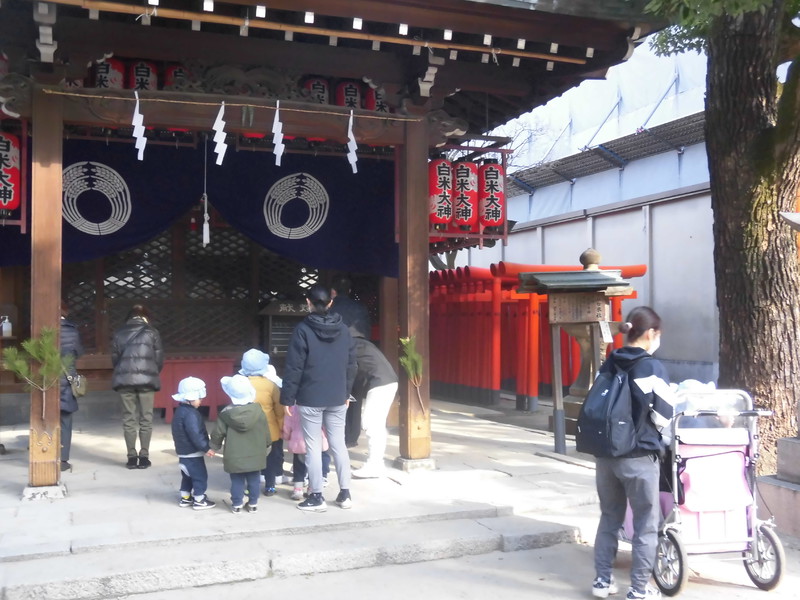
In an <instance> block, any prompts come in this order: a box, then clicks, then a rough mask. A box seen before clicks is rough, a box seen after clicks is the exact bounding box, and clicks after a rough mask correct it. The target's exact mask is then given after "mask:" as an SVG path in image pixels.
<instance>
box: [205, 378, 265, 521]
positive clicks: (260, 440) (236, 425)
mask: <svg viewBox="0 0 800 600" xmlns="http://www.w3.org/2000/svg"><path fill="white" fill-rule="evenodd" d="M220 383H221V384H222V389H223V391H224V392H225V393H226V394H228V396H229V397H230V399H231V402H232V403H233V404H231V405H229V406H226V407H225V408H224V409H222V411H221V412H220V413H219V417H218V418H217V428H216V430H215V431H214V433H213V434H212V435H211V444H210V445H211V450H209V451H208V455H209V456H214V453H215V451H218V450H220V449H221V448H222V444H223V442H224V443H225V451H224V452H223V460H222V464H223V466H224V467H225V472H226V473H228V474H230V476H231V510H232V511H233V512H234V513H240V512H242V508H243V507H244V495H245V490H246V491H247V496H248V499H249V502H248V504H247V510H248V511H249V512H256V510H257V509H258V506H257V505H258V495H259V488H260V477H261V469H263V468H264V464H265V462H266V460H267V452H268V451H269V446H270V435H269V426H268V425H267V418H266V417H265V416H264V411H263V410H262V409H261V406H259V405H258V404H255V403H254V400H255V397H256V391H255V389H254V388H253V385H252V384H251V383H250V381H249V380H248V379H247V377H244V376H243V375H234V376H233V377H223V378H222V379H221V380H220Z"/></svg>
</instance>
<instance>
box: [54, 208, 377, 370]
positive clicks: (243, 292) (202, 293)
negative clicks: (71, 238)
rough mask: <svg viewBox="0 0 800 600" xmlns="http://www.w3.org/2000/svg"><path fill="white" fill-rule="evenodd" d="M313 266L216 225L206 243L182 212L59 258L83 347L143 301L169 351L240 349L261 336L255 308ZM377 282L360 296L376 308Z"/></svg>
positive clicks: (96, 342) (102, 342)
mask: <svg viewBox="0 0 800 600" xmlns="http://www.w3.org/2000/svg"><path fill="white" fill-rule="evenodd" d="M319 277H320V274H319V273H318V272H317V270H316V269H312V268H309V267H305V266H303V265H301V264H299V263H297V262H295V261H292V260H289V259H286V258H284V257H281V256H278V255H276V254H274V253H272V252H270V251H268V250H266V249H264V248H262V247H260V246H258V245H257V244H255V243H253V242H251V241H250V240H249V239H248V238H246V237H245V236H244V235H242V234H241V233H239V232H238V231H236V230H234V229H232V228H230V227H227V226H217V227H214V228H213V229H212V231H211V243H210V244H209V245H208V246H206V247H203V244H202V235H201V233H200V232H199V231H194V230H192V228H191V227H190V226H189V223H188V217H187V218H186V219H182V220H180V221H179V222H178V223H177V224H175V225H174V226H173V227H172V228H171V229H169V230H168V231H165V232H164V233H162V234H161V235H159V236H158V237H156V238H154V239H152V240H150V241H149V242H147V243H145V244H142V245H141V246H138V247H137V248H133V249H131V250H127V251H124V252H120V253H118V254H115V255H111V256H107V257H105V258H102V259H98V260H94V261H89V262H83V263H74V264H66V265H64V270H63V289H64V298H65V299H66V300H67V302H68V303H69V305H70V307H71V309H72V318H73V319H74V320H75V321H76V322H77V323H79V324H80V327H81V337H82V339H83V341H84V345H85V346H86V348H87V351H88V352H92V353H105V352H107V351H108V347H109V342H110V338H111V335H112V334H113V331H114V329H115V328H117V327H119V326H120V325H121V324H122V323H123V322H124V320H125V315H126V314H127V312H128V310H129V309H130V307H131V305H133V304H134V303H136V302H141V303H143V304H144V305H145V306H146V307H147V308H148V310H149V311H150V313H151V317H152V321H153V324H154V325H155V327H156V328H158V330H159V331H160V332H161V336H162V338H163V341H164V346H165V349H166V351H167V352H168V353H172V354H188V353H205V352H209V353H216V352H229V351H237V352H238V351H242V350H243V349H247V348H249V347H252V346H257V345H259V342H260V339H259V338H260V335H261V334H260V321H259V317H258V311H259V308H260V307H261V306H263V305H264V304H265V303H267V302H269V301H270V300H275V299H277V300H292V299H301V298H302V290H303V289H304V288H307V287H308V286H310V285H312V284H313V283H315V282H316V281H317V280H318V278H319ZM375 288H376V286H375V282H374V281H373V282H372V285H371V286H370V287H369V289H371V290H373V292H372V293H365V294H364V295H365V296H366V297H369V301H367V299H366V298H364V300H365V303H368V305H370V306H371V308H373V309H374V308H375V307H376V304H377V295H376V293H375V291H374V289H375Z"/></svg>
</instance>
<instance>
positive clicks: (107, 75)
mask: <svg viewBox="0 0 800 600" xmlns="http://www.w3.org/2000/svg"><path fill="white" fill-rule="evenodd" d="M94 87H96V88H105V89H109V90H121V89H122V88H123V87H125V65H124V64H123V62H122V61H121V60H119V59H117V58H107V59H105V60H104V61H103V62H101V63H97V64H96V65H95V66H94Z"/></svg>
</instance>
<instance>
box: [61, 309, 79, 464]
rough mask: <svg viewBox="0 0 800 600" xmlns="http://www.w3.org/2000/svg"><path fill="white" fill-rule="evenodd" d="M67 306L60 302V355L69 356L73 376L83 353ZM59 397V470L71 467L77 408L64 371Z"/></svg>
mask: <svg viewBox="0 0 800 600" xmlns="http://www.w3.org/2000/svg"><path fill="white" fill-rule="evenodd" d="M68 316H69V307H68V306H67V304H66V302H62V303H61V326H60V330H61V343H60V346H61V356H62V357H65V356H71V357H72V361H71V362H72V366H71V367H70V368H69V375H70V377H73V376H75V375H76V374H77V371H76V370H75V361H76V360H78V357H79V356H81V355H82V354H83V344H81V336H80V334H79V333H78V326H77V325H75V323H73V322H72V321H70V320H68V319H67V317H68ZM58 386H59V398H60V405H61V470H62V471H67V470H69V469H72V465H71V464H69V451H70V448H71V447H72V413H74V412H76V411H77V410H78V400H77V398H75V394H73V393H72V386H70V384H69V381H67V375H66V373H65V374H63V375H61V378H60V380H59V383H58Z"/></svg>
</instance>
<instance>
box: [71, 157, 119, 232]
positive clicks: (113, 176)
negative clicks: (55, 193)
mask: <svg viewBox="0 0 800 600" xmlns="http://www.w3.org/2000/svg"><path fill="white" fill-rule="evenodd" d="M63 178H64V200H63V206H64V219H66V221H67V223H69V224H70V225H72V226H73V227H74V228H75V229H77V230H78V231H82V232H83V233H88V234H89V235H109V234H111V233H114V232H115V231H117V230H119V229H121V228H122V226H123V225H125V223H127V222H128V219H130V216H131V194H130V191H129V190H128V185H127V184H126V183H125V180H124V179H123V178H122V177H121V176H120V174H119V173H117V172H116V171H115V170H114V169H112V168H111V167H109V166H107V165H104V164H102V163H97V162H92V161H88V160H87V161H83V162H77V163H74V164H71V165H70V166H68V167H67V168H65V169H64V174H63ZM89 190H91V191H93V192H98V193H100V194H102V195H103V196H105V197H106V199H107V200H108V203H109V204H110V206H111V214H110V215H109V217H108V219H106V220H105V221H103V222H101V223H95V222H94V221H89V220H87V219H86V218H84V216H83V215H82V214H81V213H80V211H79V210H78V198H79V197H80V196H81V194H83V193H84V192H87V191H89Z"/></svg>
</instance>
